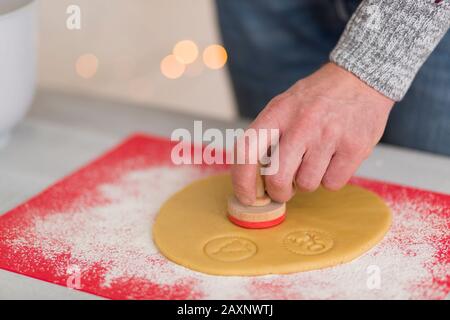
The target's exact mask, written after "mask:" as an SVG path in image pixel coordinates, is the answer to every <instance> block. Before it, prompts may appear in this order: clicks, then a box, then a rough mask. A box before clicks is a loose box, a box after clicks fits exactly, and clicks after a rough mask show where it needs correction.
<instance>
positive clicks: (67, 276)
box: [0, 135, 450, 299]
mask: <svg viewBox="0 0 450 320" xmlns="http://www.w3.org/2000/svg"><path fill="white" fill-rule="evenodd" d="M172 146H173V143H171V142H170V141H168V140H165V139H161V138H155V137H151V136H146V135H135V136H132V137H130V138H129V139H127V140H126V141H125V142H123V143H121V144H120V145H119V146H117V147H116V148H114V149H113V150H112V151H110V152H108V153H107V154H105V155H104V156H102V157H101V158H99V159H98V160H96V161H94V162H92V163H91V164H89V165H87V166H86V167H84V168H82V169H80V170H78V171H77V172H75V173H74V174H72V175H70V176H69V177H67V178H65V179H63V180H62V181H60V182H58V183H56V184H55V185H53V186H52V187H50V188H49V189H47V190H46V191H44V192H42V193H41V194H39V195H38V196H36V197H34V198H33V199H31V200H29V201H28V202H26V203H24V204H22V205H20V206H19V207H17V208H16V209H14V210H12V211H10V212H9V213H7V214H5V215H3V216H1V217H0V268H3V269H6V270H9V271H13V272H16V273H19V274H23V275H27V276H30V277H33V278H36V279H40V280H43V281H48V282H51V283H56V284H59V285H62V286H69V287H71V288H75V289H77V290H81V291H85V292H89V293H93V294H96V295H99V296H103V297H107V298H112V299H201V298H213V299H268V298H273V299H285V298H288V299H289V298H290V299H311V298H319V299H333V298H338V299H350V298H355V299H359V298H368V299H379V298H387V299H391V298H392V299H400V298H406V299H410V298H421V299H431V298H437V299H441V298H444V297H445V296H446V295H447V294H448V293H449V291H450V232H449V230H450V196H449V195H444V194H438V193H433V192H429V191H423V190H417V189H413V188H409V187H404V186H398V185H393V184H389V183H385V182H378V181H373V180H368V179H362V178H354V179H353V180H352V183H354V184H357V185H360V186H363V187H365V188H367V189H370V190H372V191H374V192H376V193H378V194H379V195H380V196H381V197H383V198H384V199H385V201H386V202H387V203H388V205H389V206H390V207H391V208H392V211H393V218H394V219H393V226H392V228H391V230H390V231H389V233H388V234H387V236H386V238H385V239H384V240H383V241H382V242H381V243H380V244H379V245H377V246H376V247H375V248H373V249H372V250H370V251H369V252H368V253H367V254H365V255H363V256H362V257H360V258H359V259H356V260H355V261H353V262H351V263H347V264H344V265H340V266H337V267H334V268H328V269H324V270H317V271H311V272H305V273H298V274H291V275H270V276H262V277H217V276H209V275H204V274H201V273H198V272H194V271H191V270H188V269H185V268H183V267H180V266H178V265H176V264H174V263H172V262H169V261H167V260H166V259H165V258H164V257H163V256H161V255H160V254H159V253H158V251H157V250H156V248H155V246H154V244H153V242H152V236H151V226H152V222H153V219H154V218H155V215H156V214H157V212H158V208H159V207H160V206H161V204H162V203H163V202H164V201H165V200H166V199H167V198H169V197H170V195H171V194H173V193H174V192H176V191H177V190H179V189H180V188H182V187H183V186H185V185H186V184H188V183H189V182H191V181H193V180H195V179H198V178H201V177H204V176H206V175H209V174H214V173H216V172H218V171H224V170H226V168H225V167H224V166H177V167H176V166H173V165H172V164H171V161H170V153H171V148H172Z"/></svg>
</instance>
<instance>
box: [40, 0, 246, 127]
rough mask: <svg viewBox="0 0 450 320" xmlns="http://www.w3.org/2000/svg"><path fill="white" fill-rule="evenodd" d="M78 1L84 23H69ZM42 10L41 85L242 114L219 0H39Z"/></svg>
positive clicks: (226, 115) (220, 114)
mask: <svg viewBox="0 0 450 320" xmlns="http://www.w3.org/2000/svg"><path fill="white" fill-rule="evenodd" d="M73 6H77V7H78V8H79V9H81V12H80V13H81V29H76V28H75V29H72V28H68V25H67V22H68V21H69V22H70V21H71V20H68V19H69V18H70V17H71V16H72V14H73V13H74V12H76V8H77V7H73ZM68 8H69V12H68V11H67V10H68ZM73 10H75V11H73ZM40 11H41V12H40V13H41V16H40V19H41V20H40V24H41V26H40V27H41V30H40V31H41V32H40V37H41V38H40V58H39V86H40V87H41V88H50V89H57V90H62V91H66V92H70V93H81V94H84V95H95V96H100V97H106V98H109V99H115V100H119V101H124V102H133V103H137V104H139V105H142V107H159V108H165V109H171V110H177V111H183V112H187V113H191V114H195V115H199V116H206V117H212V118H217V119H224V120H231V119H234V118H236V117H237V112H236V111H235V106H234V101H233V95H232V92H231V89H230V84H229V80H228V76H227V72H226V62H227V54H226V48H223V47H222V45H221V40H220V35H219V32H218V27H217V24H216V17H215V6H214V1H213V0H183V1H180V0H164V1H160V0H127V1H123V0H58V1H55V0H40ZM72 22H73V21H72Z"/></svg>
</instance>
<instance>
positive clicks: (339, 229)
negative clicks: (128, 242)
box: [153, 175, 391, 275]
mask: <svg viewBox="0 0 450 320" xmlns="http://www.w3.org/2000/svg"><path fill="white" fill-rule="evenodd" d="M232 193H233V190H232V186H231V179H230V177H229V176H228V175H220V176H212V177H209V178H206V179H204V180H200V181H196V182H194V183H193V184H191V185H189V186H188V187H186V188H185V189H183V190H181V191H180V192H178V193H176V194H175V195H173V196H172V197H171V198H170V199H169V200H168V201H167V202H166V203H165V204H164V205H163V207H162V208H161V210H160V212H159V214H158V216H157V218H156V221H155V224H154V226H153V238H154V241H155V243H156V245H157V247H158V248H159V250H160V251H161V253H162V254H163V255H165V256H166V257H167V258H168V259H170V260H171V261H173V262H175V263H178V264H180V265H182V266H185V267H187V268H190V269H192V270H196V271H200V272H204V273H208V274H213V275H264V274H283V273H293V272H300V271H307V270H313V269H320V268H325V267H331V266H335V265H338V264H341V263H344V262H348V261H351V260H353V259H355V258H357V257H358V256H360V255H362V254H363V253H364V252H366V251H367V250H369V249H370V248H372V247H373V246H374V245H375V244H377V243H378V242H379V241H380V240H381V239H382V238H383V237H384V235H385V234H386V232H387V231H388V229H389V227H390V224H391V214H390V211H389V208H388V207H387V206H386V205H385V204H384V202H383V201H382V200H381V199H380V198H379V197H378V196H377V195H375V194H374V193H372V192H369V191H367V190H365V189H362V188H360V187H356V186H352V185H348V186H346V187H345V188H343V189H342V190H340V191H338V192H330V191H327V190H325V189H323V188H320V189H319V190H317V191H316V192H313V193H297V194H296V195H295V196H294V198H293V199H292V200H291V201H289V202H288V204H287V217H286V220H285V221H284V222H283V223H282V224H281V225H279V226H276V227H274V228H270V229H262V230H251V229H243V228H240V227H238V226H236V225H234V224H232V223H231V222H230V221H229V220H228V218H227V198H228V196H230V195H231V194H232Z"/></svg>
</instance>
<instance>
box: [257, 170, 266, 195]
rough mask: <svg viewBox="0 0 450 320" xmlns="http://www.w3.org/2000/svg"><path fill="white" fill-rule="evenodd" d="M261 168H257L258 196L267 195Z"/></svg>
mask: <svg viewBox="0 0 450 320" xmlns="http://www.w3.org/2000/svg"><path fill="white" fill-rule="evenodd" d="M260 170H261V169H260V168H259V167H258V169H257V170H256V198H263V197H264V196H265V195H266V188H265V186H264V179H263V177H262V176H261V172H260Z"/></svg>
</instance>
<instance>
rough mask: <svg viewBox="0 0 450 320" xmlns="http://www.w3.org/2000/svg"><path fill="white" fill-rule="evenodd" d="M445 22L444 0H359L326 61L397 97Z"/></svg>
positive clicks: (448, 13) (449, 4)
mask: <svg viewBox="0 0 450 320" xmlns="http://www.w3.org/2000/svg"><path fill="white" fill-rule="evenodd" d="M449 26H450V0H364V1H363V2H362V3H361V5H360V6H359V7H358V9H357V10H356V12H355V13H354V14H353V16H352V18H351V19H350V21H349V23H348V25H347V27H346V29H345V31H344V33H343V35H342V36H341V39H340V40H339V42H338V44H337V46H336V48H335V49H334V50H333V52H332V53H331V55H330V59H331V61H332V62H334V63H336V64H338V65H339V66H341V67H343V68H345V69H346V70H348V71H350V72H352V73H353V74H355V75H356V76H357V77H359V78H360V79H361V80H363V81H364V82H366V83H367V84H368V85H369V86H371V87H372V88H374V89H376V90H377V91H379V92H381V93H382V94H384V95H385V96H387V97H389V98H391V99H393V100H396V101H399V100H401V99H402V98H403V96H404V95H405V94H406V92H407V90H408V88H409V87H410V85H411V82H412V81H413V79H414V77H415V75H416V74H417V72H418V71H419V69H420V67H421V66H422V65H423V63H424V62H425V61H426V59H427V58H428V56H429V55H430V54H431V52H432V51H433V50H434V48H435V47H436V46H437V44H438V43H439V41H440V40H441V39H442V37H443V36H444V35H445V33H446V32H447V30H448V29H449ZM449 58H450V57H449ZM449 72H450V70H449Z"/></svg>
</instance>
